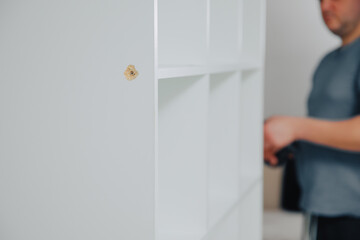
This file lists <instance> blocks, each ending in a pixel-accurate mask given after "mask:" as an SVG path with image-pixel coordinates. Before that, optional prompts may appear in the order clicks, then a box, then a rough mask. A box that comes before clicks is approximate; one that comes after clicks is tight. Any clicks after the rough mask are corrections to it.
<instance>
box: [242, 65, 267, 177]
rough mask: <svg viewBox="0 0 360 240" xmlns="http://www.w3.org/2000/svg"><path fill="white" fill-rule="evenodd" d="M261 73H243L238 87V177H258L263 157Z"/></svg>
mask: <svg viewBox="0 0 360 240" xmlns="http://www.w3.org/2000/svg"><path fill="white" fill-rule="evenodd" d="M261 79H262V72H261V71H244V72H243V73H242V79H241V86H240V92H241V94H240V109H241V110H240V111H241V113H240V136H241V137H240V148H239V150H240V176H241V177H248V176H249V177H259V176H261V174H262V162H263V159H262V156H263V147H262V146H263V132H262V130H263V107H262V102H263V96H262V95H263V86H262V81H261Z"/></svg>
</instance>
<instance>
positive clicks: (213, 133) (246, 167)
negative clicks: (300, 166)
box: [155, 0, 265, 240]
mask: <svg viewBox="0 0 360 240" xmlns="http://www.w3.org/2000/svg"><path fill="white" fill-rule="evenodd" d="M157 4H158V8H157V9H158V19H157V21H158V28H157V29H156V31H155V32H157V33H158V35H157V37H158V45H157V49H158V63H157V64H156V66H157V67H156V76H157V84H158V122H157V124H158V148H157V151H158V161H157V164H156V169H157V171H158V172H157V176H158V178H157V183H158V185H157V190H156V200H155V202H156V206H157V207H156V210H157V212H155V214H157V218H156V219H158V221H157V224H156V231H157V232H156V235H157V240H170V239H186V240H188V239H189V240H215V239H227V240H228V239H229V240H232V239H234V240H235V239H246V240H248V239H258V240H260V239H261V207H262V199H261V189H262V183H261V179H262V177H261V173H262V150H261V147H262V134H261V132H262V119H263V116H262V92H263V90H262V87H263V85H262V81H263V75H262V74H263V54H264V39H263V38H264V33H263V30H264V26H263V25H264V22H263V21H264V4H265V1H263V0H228V1H225V2H224V1H221V0H201V1H195V2H194V1H188V0H187V1H176V0H166V1H165V0H159V1H158V3H157ZM184 16H185V17H184ZM253 195H255V196H253ZM248 198H251V201H246V199H248ZM247 214H252V215H254V216H253V218H255V219H257V220H256V221H253V222H252V223H251V224H252V226H248V225H249V224H248V223H246V221H245V219H246V217H248V216H247ZM249 228H251V229H252V230H256V231H257V233H256V234H253V233H251V232H248V230H247V229H249ZM259 232H260V233H259ZM248 236H252V237H251V238H249V237H248Z"/></svg>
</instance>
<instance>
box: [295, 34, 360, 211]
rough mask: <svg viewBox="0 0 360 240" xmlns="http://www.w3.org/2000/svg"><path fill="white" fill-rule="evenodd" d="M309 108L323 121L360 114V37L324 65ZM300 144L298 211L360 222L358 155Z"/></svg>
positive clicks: (332, 54) (315, 79) (316, 75)
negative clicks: (349, 216)
mask: <svg viewBox="0 0 360 240" xmlns="http://www.w3.org/2000/svg"><path fill="white" fill-rule="evenodd" d="M307 108H308V113H307V115H308V116H309V117H313V118H317V119H324V120H344V119H349V118H351V117H354V116H355V115H358V114H360V38H357V39H356V40H355V41H353V42H351V43H349V44H347V45H345V46H342V47H339V48H337V49H335V50H333V51H331V52H330V53H328V54H327V55H326V56H325V57H324V58H323V59H322V60H321V62H320V63H319V65H318V67H317V69H316V71H315V72H314V75H313V82H312V90H311V92H310V94H309V96H308V100H307ZM296 144H297V145H296V146H297V153H296V156H297V161H296V166H297V174H298V178H299V183H300V188H301V190H302V196H301V199H300V207H301V208H302V209H303V210H305V211H307V212H310V213H313V214H319V215H323V216H339V215H352V216H359V217H360V152H352V151H345V150H340V149H335V148H331V147H326V146H323V145H318V144H313V143H310V142H308V141H297V142H296ZM359 144H360V143H359Z"/></svg>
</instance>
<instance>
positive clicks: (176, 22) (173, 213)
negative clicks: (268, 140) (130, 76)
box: [0, 0, 265, 240]
mask: <svg viewBox="0 0 360 240" xmlns="http://www.w3.org/2000/svg"><path fill="white" fill-rule="evenodd" d="M264 10H265V0H226V1H223V0H196V1H194V0H155V1H141V0H122V1H119V0H108V1H100V0H91V1H84V0H71V1H70V0H65V1H54V0H51V1H42V0H33V1H26V0H19V1H5V2H3V3H2V4H1V8H0V35H1V38H0V97H1V101H0V114H1V118H0V239H4V240H25V239H26V240H63V239H67V240H85V239H86V240H98V239H107V240H110V239H114V240H115V239H116V240H123V239H129V240H144V239H146V240H180V239H181V240H218V239H226V240H235V239H237V240H239V239H244V240H260V239H261V215H262V211H261V209H262V122H263V66H264V64H263V61H264V46H265V45H264V36H265V33H264V20H265V16H264V14H265V11H264ZM128 65H135V68H136V69H137V70H138V73H139V75H138V76H137V78H135V79H134V80H131V81H129V80H126V78H125V76H124V74H123V73H124V71H125V69H126V68H127V66H128Z"/></svg>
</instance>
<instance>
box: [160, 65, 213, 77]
mask: <svg viewBox="0 0 360 240" xmlns="http://www.w3.org/2000/svg"><path fill="white" fill-rule="evenodd" d="M206 73H207V67H206V66H199V65H179V66H160V68H159V71H158V78H159V79H163V78H175V77H187V76H196V75H203V74H206Z"/></svg>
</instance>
